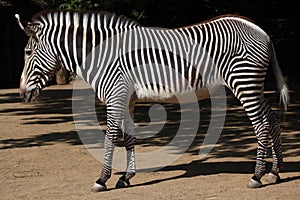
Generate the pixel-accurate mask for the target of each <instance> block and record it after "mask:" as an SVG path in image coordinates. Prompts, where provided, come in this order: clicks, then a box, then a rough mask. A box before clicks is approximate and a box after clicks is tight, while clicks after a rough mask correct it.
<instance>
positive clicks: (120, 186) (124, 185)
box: [116, 179, 130, 188]
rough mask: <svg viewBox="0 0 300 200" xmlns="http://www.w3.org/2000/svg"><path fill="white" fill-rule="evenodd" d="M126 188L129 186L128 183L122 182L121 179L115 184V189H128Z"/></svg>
mask: <svg viewBox="0 0 300 200" xmlns="http://www.w3.org/2000/svg"><path fill="white" fill-rule="evenodd" d="M128 186H130V182H129V181H125V180H122V179H119V181H118V182H117V184H116V188H125V187H128Z"/></svg>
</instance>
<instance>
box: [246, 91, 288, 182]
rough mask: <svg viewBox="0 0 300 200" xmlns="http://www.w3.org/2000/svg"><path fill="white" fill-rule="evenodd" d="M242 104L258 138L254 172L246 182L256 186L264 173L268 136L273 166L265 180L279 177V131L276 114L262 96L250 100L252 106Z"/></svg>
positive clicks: (273, 179) (280, 159) (274, 179)
mask: <svg viewBox="0 0 300 200" xmlns="http://www.w3.org/2000/svg"><path fill="white" fill-rule="evenodd" d="M255 105H256V106H255ZM243 106H244V108H245V110H246V111H247V114H248V116H249V117H250V120H251V122H252V124H253V126H254V131H255V133H256V136H257V139H258V149H257V161H256V166H255V173H254V175H253V176H252V178H251V180H250V182H249V183H248V187H250V188H257V187H260V186H261V185H262V183H261V182H260V179H261V177H262V176H263V175H264V174H265V165H266V161H265V157H266V152H267V146H268V144H269V138H270V136H271V141H272V152H273V168H272V172H271V174H269V175H268V177H267V181H269V182H273V183H275V182H277V180H278V178H279V175H278V172H279V168H280V166H282V164H283V161H282V151H281V140H280V132H279V125H278V122H277V118H276V115H275V113H274V112H273V111H272V109H271V107H270V106H269V104H268V103H267V101H266V100H265V99H264V97H261V99H260V101H257V103H255V102H252V103H251V106H250V107H252V108H250V107H248V106H246V105H245V103H243Z"/></svg>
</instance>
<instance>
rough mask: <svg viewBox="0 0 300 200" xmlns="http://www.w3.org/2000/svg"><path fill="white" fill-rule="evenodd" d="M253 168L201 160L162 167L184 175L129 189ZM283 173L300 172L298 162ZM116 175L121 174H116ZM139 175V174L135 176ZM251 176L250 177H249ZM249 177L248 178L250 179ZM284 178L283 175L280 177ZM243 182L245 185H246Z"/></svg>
mask: <svg viewBox="0 0 300 200" xmlns="http://www.w3.org/2000/svg"><path fill="white" fill-rule="evenodd" d="M254 167H255V162H247V161H245V162H203V160H199V161H192V162H190V163H187V164H179V165H172V166H167V167H164V168H162V169H160V170H158V172H171V171H185V173H183V174H181V175H177V176H173V177H168V178H162V179H156V180H151V181H148V182H144V183H138V184H132V185H131V187H139V186H147V185H154V184H158V183H162V182H167V181H171V180H176V179H184V178H193V177H198V176H203V175H215V174H249V175H250V174H252V172H253V169H254ZM270 168H271V163H267V169H270ZM284 172H300V162H286V163H285V168H284V170H283V174H284ZM116 174H122V173H121V172H118V173H116ZM137 175H139V174H137ZM250 176H251V175H250ZM250 176H249V177H250ZM282 176H284V175H282ZM295 180H300V176H298V175H296V176H291V177H285V178H281V180H280V181H279V182H278V183H276V184H284V183H286V182H291V181H295ZM246 181H247V180H245V185H246ZM269 185H272V184H271V183H268V184H264V185H263V187H266V186H269Z"/></svg>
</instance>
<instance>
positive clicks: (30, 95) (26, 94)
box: [20, 88, 41, 103]
mask: <svg viewBox="0 0 300 200" xmlns="http://www.w3.org/2000/svg"><path fill="white" fill-rule="evenodd" d="M40 93H41V90H40V89H39V88H34V89H32V90H20V96H21V97H23V98H24V100H25V101H26V102H27V103H28V102H33V101H34V99H35V98H36V97H37V96H39V94H40Z"/></svg>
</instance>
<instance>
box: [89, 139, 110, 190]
mask: <svg viewBox="0 0 300 200" xmlns="http://www.w3.org/2000/svg"><path fill="white" fill-rule="evenodd" d="M104 151H105V155H104V164H103V168H102V171H101V175H100V178H99V179H98V180H97V181H96V183H95V184H94V186H93V187H92V191H93V192H101V191H105V190H107V187H106V184H105V183H106V181H107V180H108V179H109V178H110V176H111V170H112V160H113V152H114V144H113V143H112V142H111V140H110V139H109V138H108V137H107V136H105V141H104Z"/></svg>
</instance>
